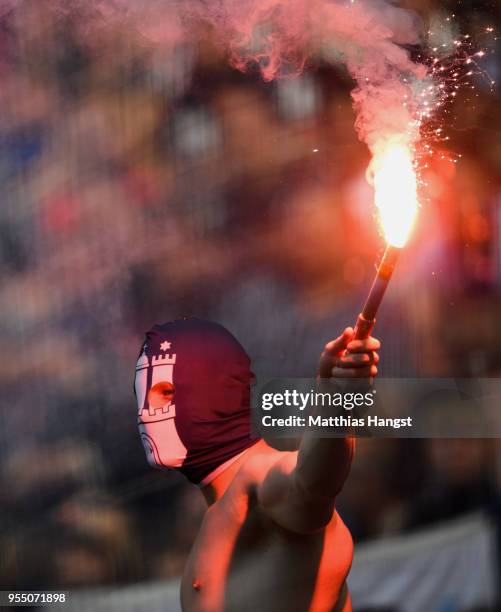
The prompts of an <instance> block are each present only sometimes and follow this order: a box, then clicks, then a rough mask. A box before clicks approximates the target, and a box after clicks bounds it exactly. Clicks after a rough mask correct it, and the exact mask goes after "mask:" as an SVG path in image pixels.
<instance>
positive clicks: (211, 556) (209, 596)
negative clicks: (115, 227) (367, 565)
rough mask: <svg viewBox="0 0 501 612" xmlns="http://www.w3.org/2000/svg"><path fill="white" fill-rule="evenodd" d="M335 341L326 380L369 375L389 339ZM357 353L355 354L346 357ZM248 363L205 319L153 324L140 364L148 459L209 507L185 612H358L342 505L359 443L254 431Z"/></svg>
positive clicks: (192, 559) (328, 352)
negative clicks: (290, 441)
mask: <svg viewBox="0 0 501 612" xmlns="http://www.w3.org/2000/svg"><path fill="white" fill-rule="evenodd" d="M352 336H353V330H352V329H351V328H347V329H346V330H345V331H344V333H343V334H342V335H341V336H340V337H339V338H337V339H336V340H333V341H332V342H330V343H328V344H327V345H326V347H325V349H324V351H323V353H322V355H321V358H320V366H319V372H318V374H319V376H320V377H322V378H330V377H335V378H371V377H374V376H375V375H376V374H377V368H376V364H377V362H378V355H377V352H376V351H377V350H378V349H379V342H378V341H377V340H376V339H374V338H369V339H368V340H352ZM347 349H349V351H348V352H346V350H347ZM252 378H253V374H252V371H251V370H250V360H249V357H248V356H247V354H246V353H245V351H244V349H243V348H242V347H241V345H240V344H239V343H238V342H237V340H236V339H235V338H234V337H233V336H232V335H231V334H230V333H229V332H228V331H227V330H225V329H224V328H223V327H221V326H220V325H217V324H215V323H210V322H208V321H202V320H199V319H186V320H178V321H174V322H172V323H166V324H164V325H156V326H154V327H153V328H152V329H151V330H150V331H149V332H148V334H147V336H146V341H145V343H144V344H143V348H142V351H141V354H140V356H139V360H138V362H137V366H136V378H135V392H136V397H137V401H138V416H139V419H138V420H139V430H140V433H141V438H142V440H143V444H144V447H145V450H146V454H147V457H148V461H149V462H150V464H151V465H153V466H154V467H158V468H165V469H169V468H174V469H177V470H179V471H181V472H182V473H183V474H185V476H186V477H187V478H188V479H189V480H190V481H191V482H193V483H194V484H196V485H198V486H199V487H200V488H201V491H202V493H203V495H204V497H205V499H206V501H207V504H208V510H207V512H206V514H205V517H204V519H203V522H202V526H201V528H200V532H199V534H198V536H197V538H196V541H195V543H194V545H193V548H192V551H191V553H190V555H189V558H188V561H187V563H186V568H185V572H184V576H183V580H182V584H181V604H182V608H183V610H184V611H185V612H223V611H225V612H247V611H248V612H268V611H269V612H327V611H333V610H335V611H338V610H339V611H344V612H346V611H350V610H351V603H350V597H349V594H348V589H347V586H346V577H347V575H348V572H349V569H350V565H351V561H352V556H353V543H352V539H351V536H350V533H349V531H348V529H347V528H346V526H345V525H344V523H343V521H342V520H341V518H340V516H339V514H338V513H337V512H336V510H335V500H336V496H337V495H338V493H339V492H340V491H341V488H342V486H343V483H344V481H345V479H346V477H347V475H348V472H349V469H350V464H351V459H352V456H353V449H354V441H353V439H351V438H318V437H313V436H310V435H309V434H305V436H304V437H303V440H302V442H301V445H300V448H299V451H296V452H281V451H277V450H275V449H273V448H271V447H270V446H268V445H267V444H266V443H265V442H264V441H263V440H261V439H259V438H255V437H253V436H252V433H251V416H250V383H251V381H252Z"/></svg>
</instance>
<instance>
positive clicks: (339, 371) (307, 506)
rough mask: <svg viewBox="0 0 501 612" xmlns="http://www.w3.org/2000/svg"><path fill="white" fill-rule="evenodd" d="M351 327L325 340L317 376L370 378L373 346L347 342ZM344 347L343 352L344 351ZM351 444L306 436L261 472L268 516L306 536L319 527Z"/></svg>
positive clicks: (338, 485) (374, 358)
mask: <svg viewBox="0 0 501 612" xmlns="http://www.w3.org/2000/svg"><path fill="white" fill-rule="evenodd" d="M352 337H353V329H352V328H347V329H345V331H344V332H343V334H342V335H341V336H340V337H339V338H337V339H336V340H333V341H332V342H329V343H328V344H327V345H326V346H325V349H324V351H323V353H322V355H321V357H320V364H319V370H318V376H319V377H320V378H331V377H333V378H372V377H374V376H376V374H377V367H376V364H377V363H378V361H379V357H378V354H377V352H376V351H377V350H378V349H379V346H380V345H379V342H378V340H376V339H375V338H372V337H371V338H368V339H367V340H352ZM347 349H348V351H349V352H346V350H347ZM354 446H355V441H354V439H353V438H351V437H345V438H320V437H317V436H315V435H314V434H312V433H310V432H307V433H305V435H304V436H303V439H302V441H301V445H300V447H299V452H298V453H297V456H296V453H287V454H286V455H285V456H284V458H283V459H281V460H280V461H278V462H277V463H276V464H275V465H274V466H273V468H272V469H271V470H270V472H269V473H268V474H267V476H266V478H265V480H264V482H263V483H262V484H261V486H260V489H259V492H258V495H259V499H260V502H261V505H262V506H263V508H264V509H265V511H266V512H267V514H269V516H270V517H271V518H272V519H273V520H274V521H275V522H276V523H278V524H279V525H281V526H282V527H284V528H285V529H289V530H291V531H295V532H297V533H311V532H314V531H317V530H319V529H322V528H323V527H325V526H326V525H327V524H328V522H329V521H330V519H331V518H332V514H333V512H334V504H335V499H336V496H337V495H338V494H339V492H340V491H341V489H342V487H343V484H344V482H345V480H346V477H347V476H348V473H349V470H350V465H351V460H352V457H353V452H354Z"/></svg>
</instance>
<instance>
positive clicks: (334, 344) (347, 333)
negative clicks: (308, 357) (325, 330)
mask: <svg viewBox="0 0 501 612" xmlns="http://www.w3.org/2000/svg"><path fill="white" fill-rule="evenodd" d="M353 334H354V330H353V327H347V328H346V329H345V330H344V332H343V333H342V334H341V335H340V336H339V338H336V339H335V340H331V341H330V342H328V343H327V344H326V345H325V349H324V352H325V353H327V354H328V355H332V356H333V357H334V356H336V355H339V353H340V352H341V351H344V350H346V347H347V346H348V344H349V343H350V341H351V339H352V338H353Z"/></svg>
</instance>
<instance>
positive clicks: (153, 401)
mask: <svg viewBox="0 0 501 612" xmlns="http://www.w3.org/2000/svg"><path fill="white" fill-rule="evenodd" d="M174 392H175V389H174V385H173V384H172V383H171V382H168V381H166V380H162V381H161V382H158V383H156V384H155V385H153V387H151V389H150V390H149V392H148V403H149V405H150V406H151V407H152V408H163V407H164V406H168V405H170V404H172V401H173V399H174Z"/></svg>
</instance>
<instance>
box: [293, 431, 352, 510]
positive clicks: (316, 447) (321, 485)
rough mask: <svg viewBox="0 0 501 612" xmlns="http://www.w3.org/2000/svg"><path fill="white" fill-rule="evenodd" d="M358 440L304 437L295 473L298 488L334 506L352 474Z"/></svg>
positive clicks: (311, 435) (310, 435)
mask: <svg viewBox="0 0 501 612" xmlns="http://www.w3.org/2000/svg"><path fill="white" fill-rule="evenodd" d="M354 450H355V439H354V438H352V437H344V438H319V437H316V436H314V435H313V434H312V433H310V432H308V433H306V434H305V436H304V437H303V440H302V442H301V446H300V448H299V454H298V459H297V466H296V469H295V470H294V479H295V481H296V485H297V486H298V488H300V489H301V490H302V491H304V494H305V495H308V496H311V498H312V499H325V500H332V503H333V502H334V499H335V497H336V496H337V495H338V494H339V493H340V491H341V489H342V488H343V485H344V483H345V480H346V478H347V476H348V474H349V471H350V466H351V461H352V458H353V453H354Z"/></svg>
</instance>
